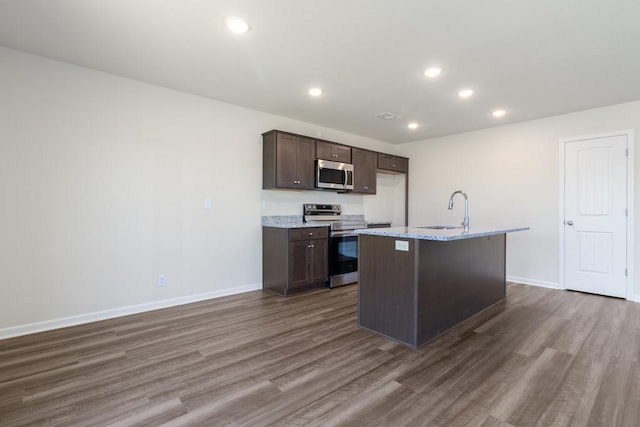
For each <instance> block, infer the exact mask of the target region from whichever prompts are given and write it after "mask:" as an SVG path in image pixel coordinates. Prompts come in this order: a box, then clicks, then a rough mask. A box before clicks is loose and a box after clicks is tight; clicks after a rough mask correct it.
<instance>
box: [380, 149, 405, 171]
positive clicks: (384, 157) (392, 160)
mask: <svg viewBox="0 0 640 427" xmlns="http://www.w3.org/2000/svg"><path fill="white" fill-rule="evenodd" d="M378 169H382V170H388V171H394V172H402V173H407V171H408V170H409V159H407V158H406V157H399V156H392V155H391V154H384V153H378Z"/></svg>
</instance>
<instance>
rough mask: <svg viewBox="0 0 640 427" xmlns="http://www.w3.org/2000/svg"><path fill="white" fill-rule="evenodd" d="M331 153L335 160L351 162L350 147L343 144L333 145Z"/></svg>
mask: <svg viewBox="0 0 640 427" xmlns="http://www.w3.org/2000/svg"><path fill="white" fill-rule="evenodd" d="M333 148H334V149H333V154H335V159H336V161H337V162H342V163H351V147H346V146H344V145H337V144H336V145H334V146H333Z"/></svg>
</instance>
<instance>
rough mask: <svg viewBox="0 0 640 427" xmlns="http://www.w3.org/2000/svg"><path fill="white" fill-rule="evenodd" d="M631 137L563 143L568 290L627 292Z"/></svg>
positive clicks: (624, 294) (606, 292)
mask: <svg viewBox="0 0 640 427" xmlns="http://www.w3.org/2000/svg"><path fill="white" fill-rule="evenodd" d="M627 148H628V147H627V135H615V136H607V137H601V138H590V139H583V140H577V141H567V142H565V143H564V150H565V157H564V158H565V168H564V170H565V177H564V183H565V186H564V202H565V206H564V213H565V217H564V242H565V246H564V247H565V253H564V259H565V264H564V265H565V271H564V275H565V276H564V281H565V287H566V288H567V289H573V290H577V291H582V292H590V293H594V294H601V295H609V296H614V297H623V298H624V297H626V296H627V280H626V279H627V278H626V275H627V167H628V166H627V153H628V150H627Z"/></svg>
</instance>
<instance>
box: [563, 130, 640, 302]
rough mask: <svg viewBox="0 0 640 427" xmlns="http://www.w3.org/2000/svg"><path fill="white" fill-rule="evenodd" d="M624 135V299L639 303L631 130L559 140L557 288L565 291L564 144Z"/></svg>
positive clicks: (632, 139) (632, 133)
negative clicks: (626, 151) (635, 265)
mask: <svg viewBox="0 0 640 427" xmlns="http://www.w3.org/2000/svg"><path fill="white" fill-rule="evenodd" d="M620 135H625V136H626V137H627V149H628V150H629V151H628V154H627V209H628V212H627V279H626V281H627V283H626V285H627V286H626V287H627V295H626V299H627V300H631V301H637V302H640V294H639V295H636V293H635V290H634V281H633V277H634V268H633V253H634V241H633V228H634V227H633V225H634V224H633V223H634V211H635V209H634V205H633V191H634V182H633V177H634V164H635V157H634V152H635V150H634V145H635V144H634V131H633V129H628V130H623V131H618V132H605V133H599V134H595V135H585V136H576V137H570V138H560V143H559V153H560V156H559V159H560V179H559V181H560V187H559V204H558V215H559V216H558V242H559V248H558V250H559V252H558V287H559V288H560V289H567V286H566V283H565V278H564V273H565V271H564V267H565V259H564V249H565V239H564V214H565V212H564V202H565V200H564V187H565V168H564V162H565V154H564V153H565V144H566V143H567V142H573V141H582V140H585V139H598V138H606V137H611V136H620Z"/></svg>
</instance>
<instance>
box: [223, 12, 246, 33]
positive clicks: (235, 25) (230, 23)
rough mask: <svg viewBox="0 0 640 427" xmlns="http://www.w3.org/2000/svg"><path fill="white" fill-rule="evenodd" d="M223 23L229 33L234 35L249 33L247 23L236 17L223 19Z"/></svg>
mask: <svg viewBox="0 0 640 427" xmlns="http://www.w3.org/2000/svg"><path fill="white" fill-rule="evenodd" d="M224 22H225V24H226V25H227V28H228V29H229V31H231V32H233V33H236V34H243V33H246V32H247V31H249V28H251V27H250V26H249V24H248V23H247V21H245V20H244V19H242V18H239V17H237V16H231V17H229V18H227V19H225V20H224Z"/></svg>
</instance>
